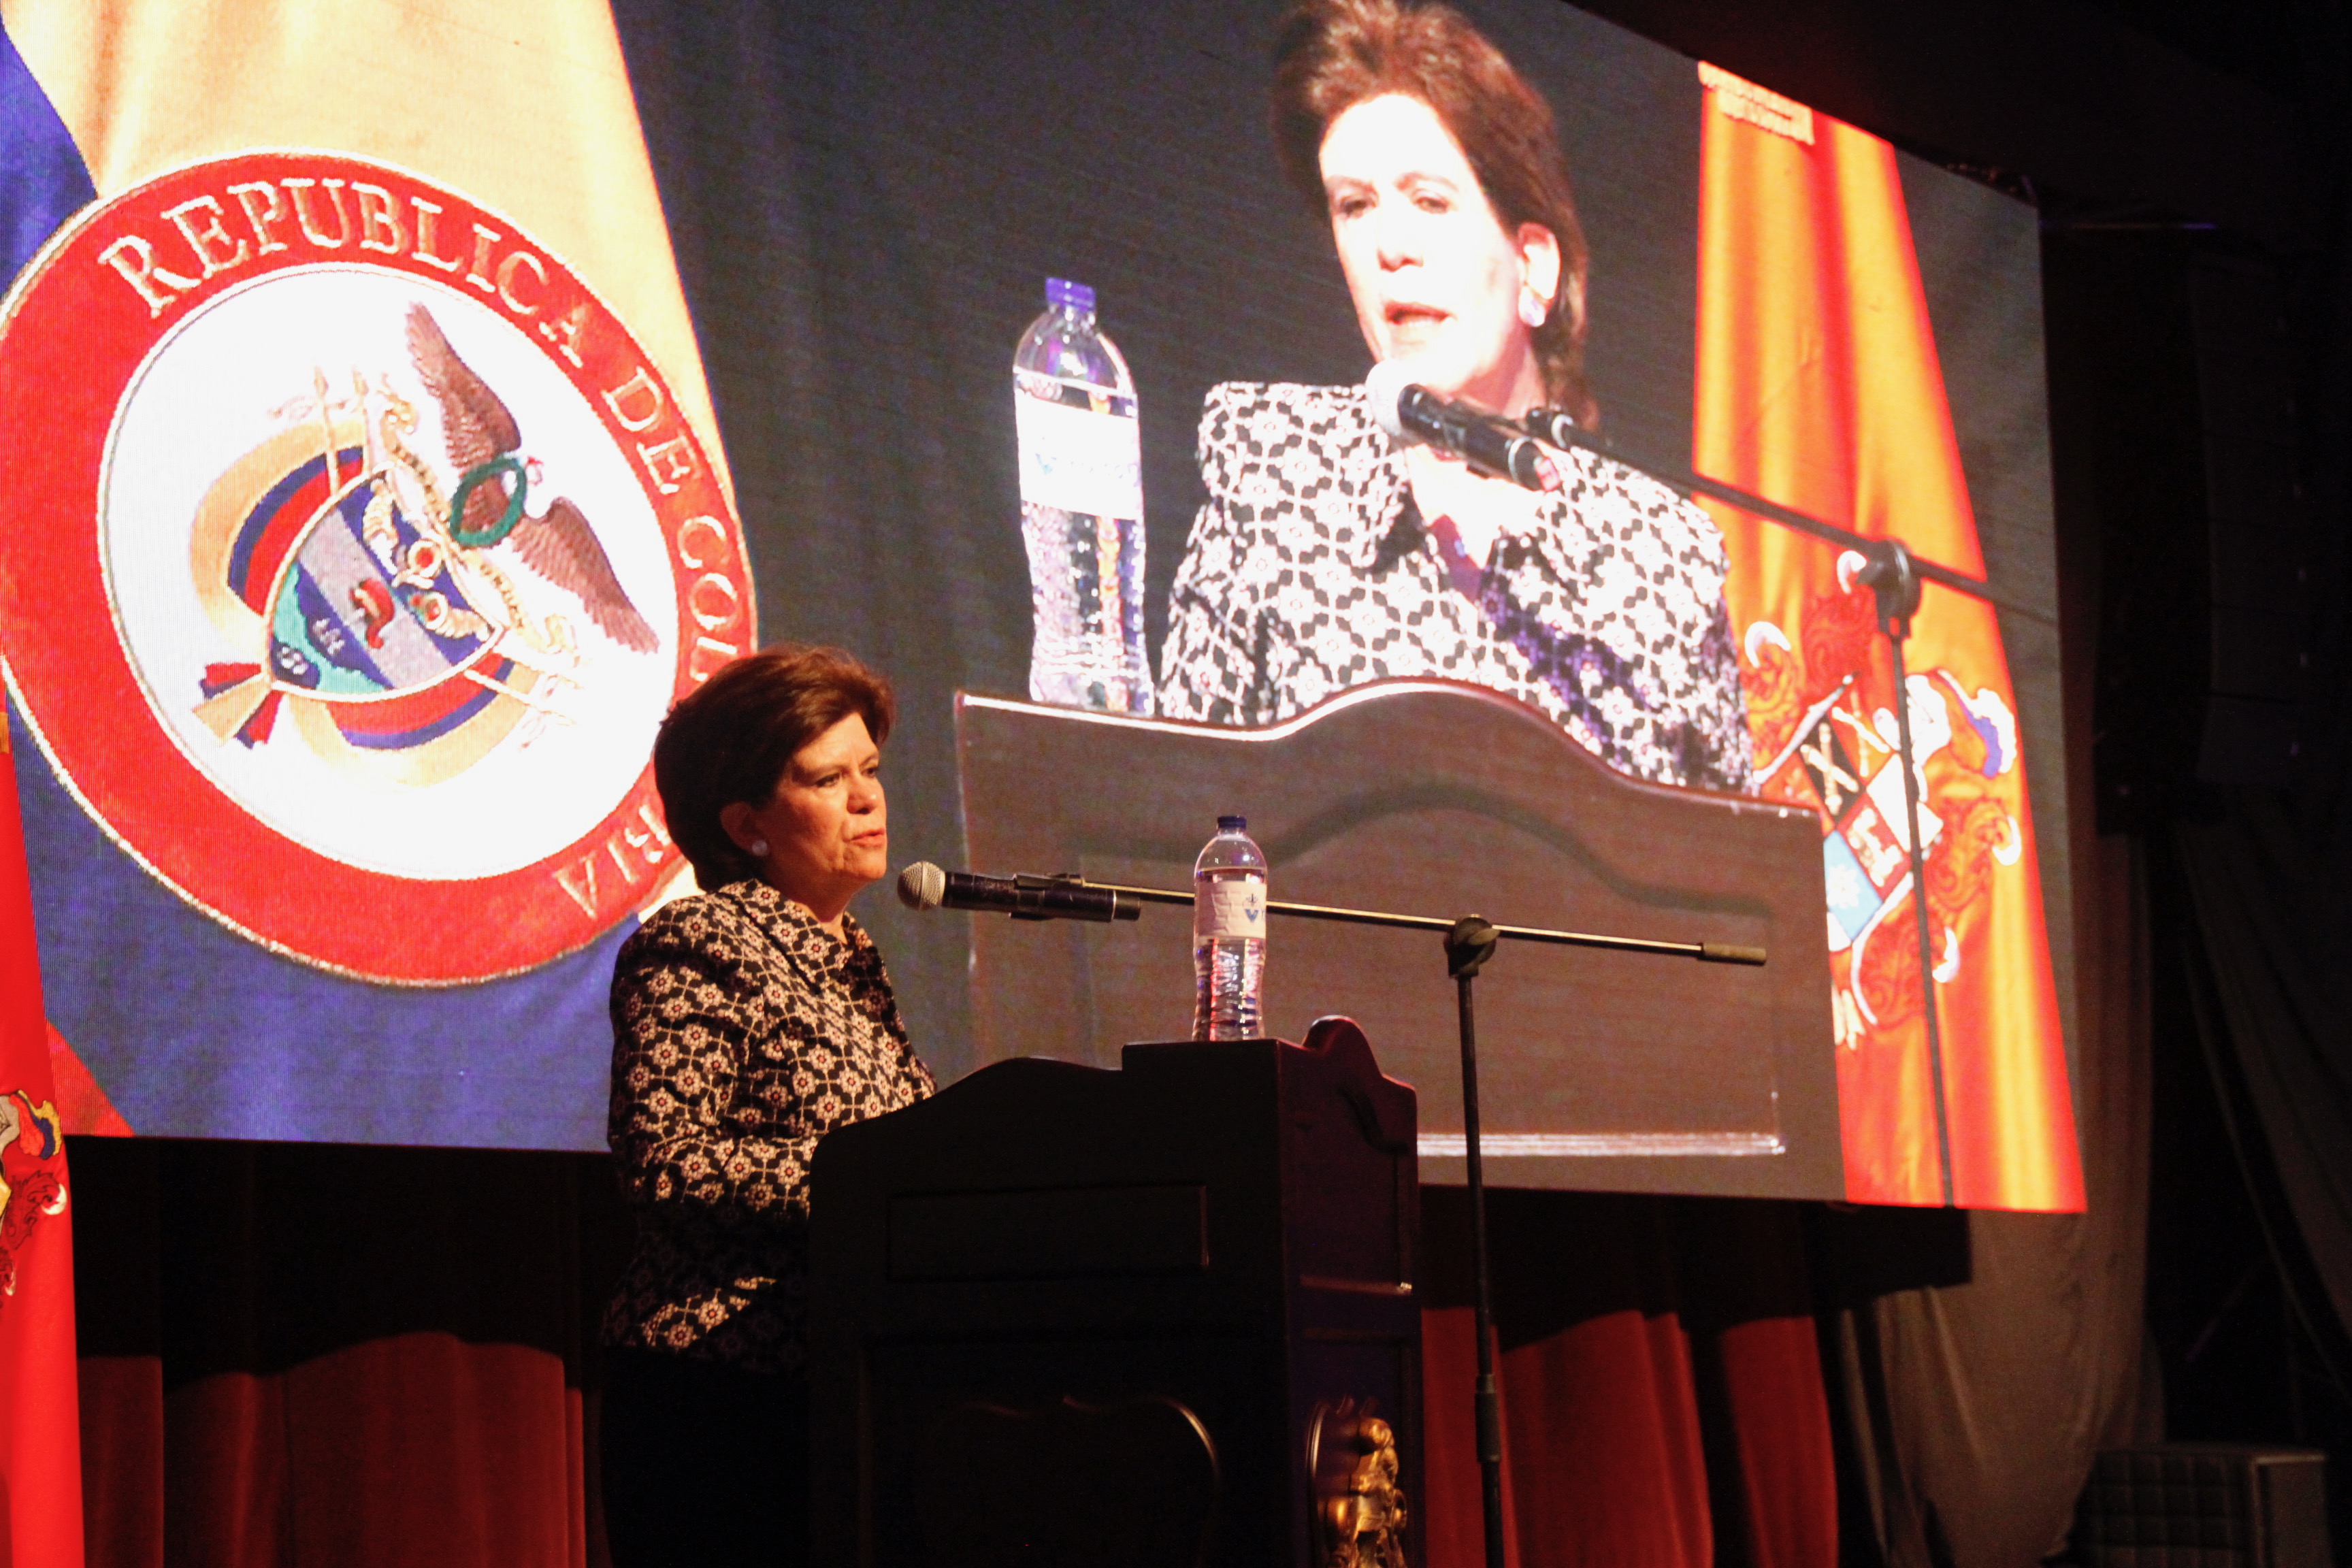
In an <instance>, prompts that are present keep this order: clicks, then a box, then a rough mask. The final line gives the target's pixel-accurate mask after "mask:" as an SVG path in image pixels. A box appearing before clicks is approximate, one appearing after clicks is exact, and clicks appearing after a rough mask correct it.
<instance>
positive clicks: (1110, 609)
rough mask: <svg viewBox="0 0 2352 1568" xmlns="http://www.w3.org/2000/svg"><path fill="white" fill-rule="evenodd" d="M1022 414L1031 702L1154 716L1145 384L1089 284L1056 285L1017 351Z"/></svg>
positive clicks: (1017, 423)
mask: <svg viewBox="0 0 2352 1568" xmlns="http://www.w3.org/2000/svg"><path fill="white" fill-rule="evenodd" d="M1013 428H1014V431H1015V433H1016V434H1017V435H1018V437H1019V438H1020V443H1021V534H1022V539H1023V541H1024V542H1025V543H1026V544H1027V546H1028V548H1029V595H1030V604H1031V607H1032V613H1033V615H1034V621H1035V640H1034V643H1033V644H1032V646H1031V649H1030V654H1029V696H1030V698H1031V699H1032V700H1034V701H1038V702H1051V703H1055V704H1057V705H1059V706H1062V707H1066V708H1096V709H1105V710H1109V711H1111V712H1114V713H1149V712H1150V711H1151V668H1150V663H1149V661H1148V660H1147V658H1146V657H1145V654H1144V649H1143V448H1142V445H1141V437H1140V434H1139V425H1138V423H1137V416H1136V406H1135V378H1134V377H1133V376H1131V375H1129V374H1128V372H1127V361H1126V360H1125V359H1124V358H1122V357H1121V356H1120V354H1119V352H1118V346H1117V345H1116V344H1114V343H1113V342H1111V341H1110V340H1109V339H1108V338H1107V337H1105V336H1104V335H1103V334H1102V332H1101V331H1100V330H1099V329H1098V328H1097V327H1096V325H1095V291H1094V290H1093V289H1089V288H1087V286H1086V285H1085V284H1083V283H1071V282H1068V281H1066V280H1065V279H1059V278H1049V279H1046V280H1045V314H1044V315H1042V316H1039V317H1038V318H1037V319H1036V320H1035V321H1032V322H1031V323H1030V324H1029V330H1028V331H1026V332H1025V333H1024V334H1022V338H1021V346H1020V348H1019V349H1017V350H1015V351H1014V353H1013Z"/></svg>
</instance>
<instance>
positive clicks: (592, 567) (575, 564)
mask: <svg viewBox="0 0 2352 1568" xmlns="http://www.w3.org/2000/svg"><path fill="white" fill-rule="evenodd" d="M408 353H409V358H410V360H411V361H412V362H413V363H415V366H416V374H417V378H418V379H419V380H421V381H422V382H423V383H424V384H425V390H426V391H428V392H430V393H431V394H432V395H434V397H435V398H436V400H438V402H439V403H440V405H441V429H442V435H443V439H444V443H445V445H446V447H447V449H448V453H449V461H450V462H451V463H452V464H454V465H455V466H456V468H457V472H458V474H459V475H460V478H459V480H458V490H457V494H458V498H459V499H460V500H461V503H462V504H460V505H458V506H457V508H456V515H455V516H453V517H452V518H451V519H450V527H451V531H452V532H453V533H454V534H456V535H457V538H458V539H459V540H460V542H466V543H475V542H480V543H484V544H489V543H497V542H500V541H504V542H507V543H509V544H512V545H513V546H514V549H515V552H516V553H517V554H519V555H520V556H521V557H522V560H523V563H524V564H526V565H528V566H529V567H530V569H531V570H532V571H534V572H536V573H538V574H540V575H541V576H542V577H545V578H546V579H547V580H548V581H549V582H551V583H553V584H555V585H556V586H557V587H559V588H562V590H564V591H565V592H566V593H568V594H570V595H572V597H574V598H576V599H578V600H579V601H580V604H581V606H582V607H583V609H585V610H586V611H587V612H588V618H589V619H590V620H593V621H594V622H595V623H596V625H597V626H598V628H599V629H600V630H602V631H603V632H604V635H605V636H607V637H611V638H612V639H613V640H614V642H616V643H618V644H620V645H621V646H622V647H625V648H628V649H630V650H631V651H633V652H636V653H651V652H653V651H654V650H655V649H656V647H658V646H659V639H658V638H657V637H656V636H655V635H654V629H653V627H652V626H649V625H648V624H646V618H645V616H642V615H640V614H639V613H638V611H637V607H636V605H634V604H632V603H631V602H630V600H629V595H628V592H627V590H625V589H624V588H623V587H622V586H621V580H620V578H619V577H618V576H617V575H615V574H614V571H613V563H612V560H611V558H610V557H609V556H607V555H606V554H605V553H604V546H603V545H602V544H600V543H598V542H597V541H596V532H595V530H594V529H593V528H591V527H590V526H589V523H588V519H587V518H586V517H585V516H584V515H583V513H582V512H581V510H580V509H579V508H578V507H577V506H575V505H573V504H572V501H571V500H570V498H568V497H564V496H558V497H556V498H555V500H552V501H551V502H550V503H548V508H547V510H546V511H545V512H544V513H542V514H541V515H540V516H537V517H533V516H531V515H530V513H529V512H526V511H524V510H522V498H523V495H524V493H525V492H526V490H527V489H529V474H530V468H529V467H528V466H527V464H526V463H525V461H524V459H523V458H520V456H519V453H520V450H521V447H522V431H521V429H520V426H517V425H516V424H515V418H514V416H513V415H512V414H511V413H509V411H508V409H507V405H506V404H505V403H503V402H502V401H500V400H499V395H498V394H497V393H495V392H492V391H491V390H490V389H489V386H488V384H487V383H485V382H484V381H483V380H482V378H481V377H480V376H478V375H476V374H474V372H473V369H472V368H471V367H470V366H468V365H467V363H466V362H465V361H464V360H463V359H460V358H459V357H458V356H457V350H456V349H454V348H452V347H451V346H450V344H449V340H448V338H446V336H444V335H443V333H442V331H441V326H440V323H439V322H437V321H435V320H434V319H433V313H432V312H431V311H430V310H426V309H425V307H424V306H423V305H421V304H412V305H410V306H409V308H408ZM508 478H510V479H511V480H512V486H513V488H512V489H509V488H508V485H507V483H506V479H508Z"/></svg>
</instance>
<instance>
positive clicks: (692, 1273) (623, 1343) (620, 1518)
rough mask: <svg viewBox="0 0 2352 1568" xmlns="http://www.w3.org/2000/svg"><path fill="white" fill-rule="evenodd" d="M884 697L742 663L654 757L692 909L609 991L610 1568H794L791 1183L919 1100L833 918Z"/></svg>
mask: <svg viewBox="0 0 2352 1568" xmlns="http://www.w3.org/2000/svg"><path fill="white" fill-rule="evenodd" d="M893 711H894V704H893V700H892V698H891V693H890V687H889V683H888V682H887V681H886V680H884V679H882V678H881V677H880V676H879V675H877V674H876V673H875V672H874V671H872V670H870V669H868V668H866V666H864V665H863V664H860V663H858V662H857V661H856V659H854V658H850V657H849V656H848V655H846V654H845V653H842V652H840V651H839V650H837V649H834V648H823V647H799V646H793V645H785V646H782V647H773V648H769V649H767V650H766V651H764V652H761V653H757V654H753V655H751V656H750V657H749V658H740V659H738V660H736V661H735V662H734V663H732V664H730V665H729V666H727V667H726V668H724V669H721V670H720V671H719V673H718V674H716V675H714V676H712V677H711V678H710V679H709V680H708V681H706V682H705V683H704V684H703V685H701V686H700V687H698V688H697V689H695V690H694V691H693V692H691V693H689V694H688V696H686V697H684V698H682V699H680V700H679V701H678V703H677V706H676V707H675V708H673V709H672V710H670V715H669V718H668V719H667V721H665V722H664V723H663V725H662V729H661V734H660V736H659V738H657V739H656V741H655V742H654V782H655V783H656V785H657V786H658V787H659V788H660V790H661V797H662V810H663V812H664V814H665V815H666V816H667V818H668V821H669V830H670V834H671V837H674V838H676V839H677V846H678V847H679V848H680V849H683V850H684V851H685V852H686V856H687V858H688V860H690V861H691V862H693V865H694V873H695V877H696V879H698V881H699V882H700V883H701V885H702V886H703V887H704V888H705V889H709V891H706V892H704V893H701V894H698V895H697V896H695V897H692V898H686V899H680V900H677V901H675V902H673V903H669V904H666V905H664V906H663V907H662V908H661V909H660V910H656V912H655V913H654V914H653V915H651V916H650V917H649V918H648V919H647V920H646V923H645V925H644V926H643V928H641V929H640V930H639V931H637V933H636V934H635V936H633V937H631V938H630V939H629V940H628V942H626V943H625V944H624V945H623V947H622V949H621V952H620V956H619V958H618V960H617V962H616V963H615V965H614V974H613V1098H612V1120H611V1124H610V1133H609V1136H610V1141H611V1143H612V1146H613V1153H614V1159H615V1161H616V1162H617V1163H618V1164H619V1167H620V1172H621V1177H622V1182H623V1185H624V1189H625V1193H626V1195H627V1197H628V1200H629V1207H630V1210H631V1212H632V1214H633V1215H635V1219H636V1226H637V1237H636V1250H635V1255H634V1256H633V1257H632V1258H631V1259H630V1261H629V1266H628V1268H627V1269H626V1271H625V1273H624V1274H623V1275H622V1278H621V1282H620V1287H619V1289H618V1290H617V1291H616V1292H615V1293H614V1299H613V1301H612V1304H611V1307H610V1309H609V1310H607V1312H606V1313H605V1317H604V1343H605V1344H606V1345H607V1346H608V1347H610V1348H608V1349H607V1350H606V1352H605V1358H604V1364H605V1378H604V1427H603V1470H604V1518H605V1527H606V1533H607V1535H608V1536H609V1538H610V1540H611V1543H612V1552H613V1561H614V1563H615V1564H617V1565H618V1568H644V1565H650V1564H671V1563H677V1564H696V1565H700V1564H705V1563H804V1562H806V1561H807V1558H808V1532H809V1521H808V1485H809V1483H808V1441H809V1435H808V1384H807V1382H806V1377H807V1370H806V1364H805V1363H806V1359H807V1339H806V1332H805V1319H804V1315H805V1313H806V1310H807V1286H808V1220H809V1211H808V1173H809V1162H810V1157H811V1156H812V1155H813V1154H814V1152H815V1149H816V1143H817V1140H818V1139H819V1138H821V1137H823V1136H824V1134H825V1133H827V1132H830V1131H833V1130H834V1129H835V1128H837V1127H842V1126H845V1125H847V1124H848V1123H850V1122H853V1121H863V1120H865V1119H866V1118H867V1117H871V1116H879V1115H881V1114H882V1113H884V1112H885V1111H889V1110H898V1109H899V1108H900V1107H901V1106H906V1105H911V1104H912V1103H914V1102H915V1101H916V1100H920V1099H922V1098H923V1097H925V1096H926V1095H929V1093H930V1092H931V1089H932V1087H933V1084H932V1079H931V1074H930V1071H929V1068H925V1067H924V1066H923V1064H922V1062H921V1061H920V1060H919V1058H917V1057H916V1055H915V1052H914V1049H913V1047H912V1046H911V1045H909V1043H908V1038H907V1030H906V1026H905V1025H904V1024H903V1023H901V1022H900V1020H899V1017H898V1000H897V998H896V996H895V995H894V994H892V992H891V988H890V977H889V975H888V973H886V972H885V971H884V969H883V967H882V955H881V953H880V952H877V950H876V948H875V946H874V942H873V939H872V938H870V937H868V936H867V935H866V932H865V931H864V930H863V929H861V928H860V927H859V925H858V923H857V921H856V919H855V918H853V917H852V916H851V915H850V914H849V912H848V904H849V900H850V899H851V897H852V896H853V895H855V894H856V892H857V891H858V890H859V889H862V888H864V887H866V885H867V884H868V883H870V882H872V881H873V880H874V879H876V878H877V877H879V876H881V875H882V873H883V871H884V870H885V869H886V868H887V861H888V858H889V852H890V830H889V816H888V805H887V800H886V798H885V795H884V793H883V789H882V776H881V767H882V742H884V741H886V740H887V739H888V738H889V733H890V723H891V718H892V715H893Z"/></svg>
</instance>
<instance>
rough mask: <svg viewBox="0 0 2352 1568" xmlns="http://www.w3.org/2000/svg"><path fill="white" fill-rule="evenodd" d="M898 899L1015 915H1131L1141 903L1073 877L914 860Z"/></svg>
mask: <svg viewBox="0 0 2352 1568" xmlns="http://www.w3.org/2000/svg"><path fill="white" fill-rule="evenodd" d="M898 901H899V902H900V903H902V904H904V905H906V906H907V907H908V909H910V910H939V909H948V910H987V911H989V912H991V913H993V914H1004V915H1011V916H1012V917H1013V919H1014V920H1016V921H1131V920H1135V919H1138V918H1139V917H1140V916H1141V915H1142V913H1143V906H1142V905H1141V904H1139V903H1138V902H1137V901H1136V900H1133V899H1124V898H1121V897H1120V896H1119V895H1118V894H1117V893H1115V892H1113V891H1111V890H1110V889H1108V888H1095V887H1089V886H1087V882H1086V880H1085V879H1083V878H1079V877H1032V876H1026V875H1024V876H1018V877H983V876H982V875H981V874H980V873H978V872H976V871H942V870H940V868H938V867H937V866H934V865H932V864H931V863H930V862H929V860H918V861H916V862H915V863H914V864H913V865H911V866H909V867H908V868H906V869H905V870H903V871H901V872H899V873H898Z"/></svg>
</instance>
